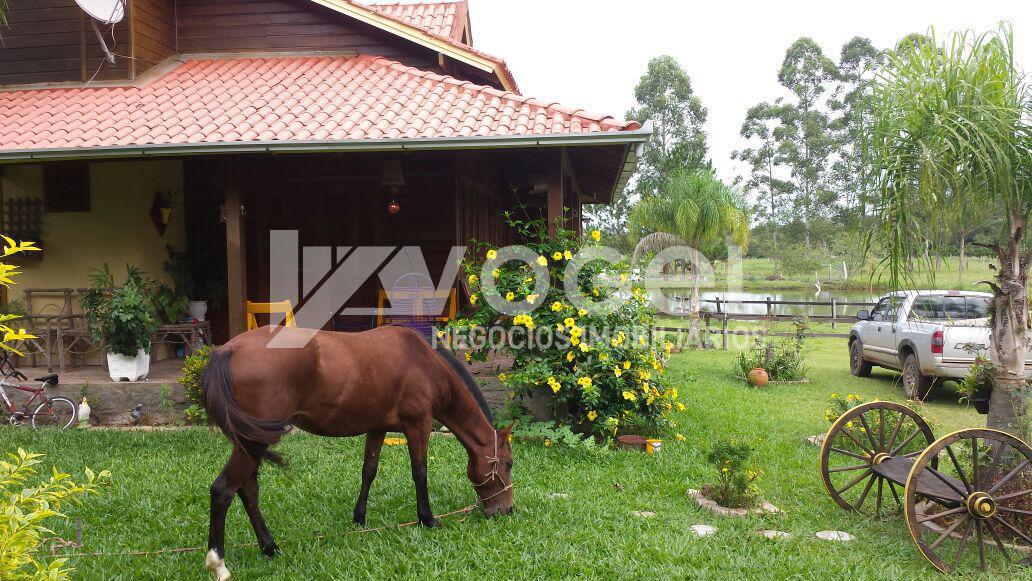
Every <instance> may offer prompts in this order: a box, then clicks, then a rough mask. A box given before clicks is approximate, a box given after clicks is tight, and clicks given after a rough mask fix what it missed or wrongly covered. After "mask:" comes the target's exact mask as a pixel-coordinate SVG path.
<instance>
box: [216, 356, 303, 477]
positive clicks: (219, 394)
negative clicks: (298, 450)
mask: <svg viewBox="0 0 1032 581" xmlns="http://www.w3.org/2000/svg"><path fill="white" fill-rule="evenodd" d="M232 355H233V352H232V351H230V350H229V349H225V348H223V349H219V350H217V351H213V352H212V354H211V359H210V360H209V361H208V366H207V367H206V368H205V369H204V374H203V375H202V376H201V386H202V387H203V392H202V394H201V399H202V401H203V402H204V409H205V410H207V412H208V418H209V420H210V421H212V422H214V423H215V425H217V426H218V427H219V429H220V430H222V433H223V434H225V435H226V438H228V439H229V441H231V442H233V443H234V444H236V445H238V446H240V447H241V448H243V450H244V451H245V452H247V454H248V455H250V456H251V457H252V458H255V459H257V460H259V461H261V460H263V459H264V460H269V461H271V462H274V463H276V464H279V465H281V466H283V465H285V464H286V462H285V461H284V460H283V456H280V455H279V454H277V453H276V452H273V451H272V450H270V449H269V446H271V445H273V444H275V443H276V442H278V441H279V439H280V437H281V436H282V435H283V431H284V429H285V428H286V427H287V422H285V421H271V420H263V419H259V418H256V417H254V416H252V415H250V414H248V413H246V412H244V411H243V410H241V409H240V406H239V405H238V404H237V401H236V397H234V396H233V375H232V372H231V370H230V362H231V359H232Z"/></svg>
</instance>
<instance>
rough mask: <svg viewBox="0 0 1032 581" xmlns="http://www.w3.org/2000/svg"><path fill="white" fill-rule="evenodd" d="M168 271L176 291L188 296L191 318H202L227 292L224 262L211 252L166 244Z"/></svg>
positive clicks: (215, 307)
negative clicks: (187, 250) (189, 249)
mask: <svg viewBox="0 0 1032 581" xmlns="http://www.w3.org/2000/svg"><path fill="white" fill-rule="evenodd" d="M166 249H167V250H168V260H166V261H165V272H167V273H168V274H169V275H170V276H171V277H172V282H173V284H174V286H175V293H176V295H178V296H180V297H186V299H188V302H187V312H188V316H189V318H190V319H191V320H197V321H203V320H204V318H205V317H206V316H207V314H208V309H209V308H214V309H217V308H219V306H220V305H221V304H222V300H223V299H224V298H225V296H226V267H225V263H223V262H222V261H220V260H218V259H216V258H214V257H213V256H211V255H210V254H208V253H200V254H196V253H195V254H191V253H189V252H186V251H185V250H176V249H175V248H173V247H172V246H171V245H169V246H167V247H166Z"/></svg>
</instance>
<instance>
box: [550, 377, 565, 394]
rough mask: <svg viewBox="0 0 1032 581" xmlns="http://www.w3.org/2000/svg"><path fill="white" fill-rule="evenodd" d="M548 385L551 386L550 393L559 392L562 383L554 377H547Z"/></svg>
mask: <svg viewBox="0 0 1032 581" xmlns="http://www.w3.org/2000/svg"><path fill="white" fill-rule="evenodd" d="M548 386H549V387H551V388H552V393H559V388H561V387H562V384H561V383H559V381H558V380H556V378H554V377H549V378H548Z"/></svg>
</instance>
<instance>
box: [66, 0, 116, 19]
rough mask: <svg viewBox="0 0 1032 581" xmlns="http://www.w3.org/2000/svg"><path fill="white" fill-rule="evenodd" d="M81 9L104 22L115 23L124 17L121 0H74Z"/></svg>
mask: <svg viewBox="0 0 1032 581" xmlns="http://www.w3.org/2000/svg"><path fill="white" fill-rule="evenodd" d="M75 3H76V4H78V5H79V8H82V11H83V12H85V13H86V14H89V15H90V17H91V18H93V19H95V20H99V21H100V22H102V23H104V24H115V23H118V22H121V21H122V19H123V18H125V3H124V2H123V0H75Z"/></svg>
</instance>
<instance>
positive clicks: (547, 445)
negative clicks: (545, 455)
mask: <svg viewBox="0 0 1032 581" xmlns="http://www.w3.org/2000/svg"><path fill="white" fill-rule="evenodd" d="M551 445H552V440H549V439H548V438H545V447H546V448H548V447H550V446H551Z"/></svg>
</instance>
